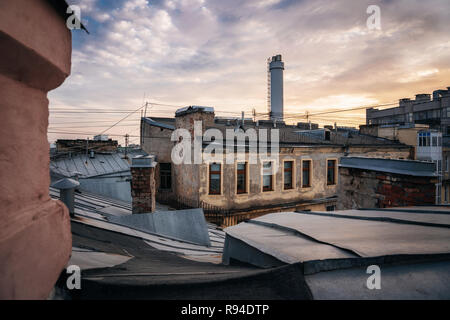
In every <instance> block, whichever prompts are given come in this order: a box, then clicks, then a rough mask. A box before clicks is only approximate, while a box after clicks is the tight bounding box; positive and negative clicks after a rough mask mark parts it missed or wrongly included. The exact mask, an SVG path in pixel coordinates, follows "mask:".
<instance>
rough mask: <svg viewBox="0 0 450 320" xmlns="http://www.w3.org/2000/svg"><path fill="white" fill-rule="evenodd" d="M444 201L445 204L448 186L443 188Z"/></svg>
mask: <svg viewBox="0 0 450 320" xmlns="http://www.w3.org/2000/svg"><path fill="white" fill-rule="evenodd" d="M444 201H445V203H447V202H448V186H447V185H446V186H445V187H444Z"/></svg>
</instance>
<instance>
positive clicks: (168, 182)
mask: <svg viewBox="0 0 450 320" xmlns="http://www.w3.org/2000/svg"><path fill="white" fill-rule="evenodd" d="M159 177H160V184H159V188H160V189H172V164H171V163H160V164H159Z"/></svg>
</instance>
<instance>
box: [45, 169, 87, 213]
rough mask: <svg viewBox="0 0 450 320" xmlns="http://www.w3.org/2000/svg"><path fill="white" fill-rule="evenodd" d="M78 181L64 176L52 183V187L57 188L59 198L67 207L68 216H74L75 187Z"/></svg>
mask: <svg viewBox="0 0 450 320" xmlns="http://www.w3.org/2000/svg"><path fill="white" fill-rule="evenodd" d="M79 185H80V183H79V182H78V181H76V180H73V179H70V178H64V179H61V180H58V181H56V182H55V183H53V184H52V187H53V188H56V189H59V199H60V200H61V201H62V202H63V203H64V204H65V205H66V207H67V209H69V213H70V216H71V217H73V216H75V188H77V187H78V186H79Z"/></svg>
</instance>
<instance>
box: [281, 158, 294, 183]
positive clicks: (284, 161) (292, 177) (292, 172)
mask: <svg viewBox="0 0 450 320" xmlns="http://www.w3.org/2000/svg"><path fill="white" fill-rule="evenodd" d="M286 162H291V163H292V165H291V168H288V169H290V172H291V187H290V188H286V186H285V180H284V174H285V172H286V168H285V163H286ZM295 164H296V163H295V159H283V190H285V191H290V190H294V189H296V188H295V186H296V179H295V176H296V170H295Z"/></svg>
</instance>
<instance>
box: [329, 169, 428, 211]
mask: <svg viewBox="0 0 450 320" xmlns="http://www.w3.org/2000/svg"><path fill="white" fill-rule="evenodd" d="M339 174H340V183H341V186H340V188H339V191H338V197H339V200H338V205H337V209H338V210H344V209H356V208H387V207H402V206H416V205H433V204H434V203H435V196H436V186H435V184H436V182H437V180H436V178H431V177H416V176H407V175H399V174H391V173H384V172H375V171H368V170H361V169H352V168H340V169H339Z"/></svg>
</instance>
